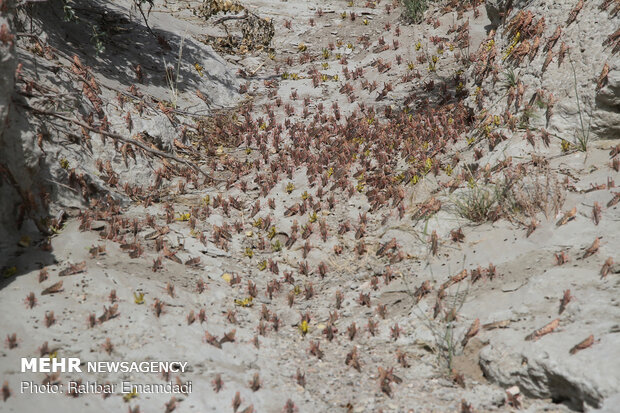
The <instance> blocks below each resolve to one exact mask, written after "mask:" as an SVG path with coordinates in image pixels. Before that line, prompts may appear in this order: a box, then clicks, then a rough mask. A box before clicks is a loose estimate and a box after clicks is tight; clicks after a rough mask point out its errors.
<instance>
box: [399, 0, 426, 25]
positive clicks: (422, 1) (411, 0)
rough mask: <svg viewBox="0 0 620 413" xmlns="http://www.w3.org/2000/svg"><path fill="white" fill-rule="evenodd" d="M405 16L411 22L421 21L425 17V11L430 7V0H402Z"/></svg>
mask: <svg viewBox="0 0 620 413" xmlns="http://www.w3.org/2000/svg"><path fill="white" fill-rule="evenodd" d="M402 2H403V7H404V10H403V17H404V18H405V20H407V21H409V22H411V23H420V22H421V21H422V19H423V18H424V12H425V11H426V9H427V8H428V4H429V2H430V0H402Z"/></svg>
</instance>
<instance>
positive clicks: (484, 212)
mask: <svg viewBox="0 0 620 413" xmlns="http://www.w3.org/2000/svg"><path fill="white" fill-rule="evenodd" d="M496 201H497V200H496V197H495V193H494V192H493V191H491V190H490V189H488V188H483V187H480V186H478V185H475V186H473V187H471V188H469V189H468V190H467V191H466V192H465V193H464V194H462V195H461V196H460V197H458V198H457V200H456V201H455V206H456V210H457V213H458V214H459V215H460V216H461V217H463V218H466V219H469V220H470V221H473V222H476V223H482V222H485V221H487V219H488V217H489V214H490V213H491V209H492V207H493V205H495V203H496Z"/></svg>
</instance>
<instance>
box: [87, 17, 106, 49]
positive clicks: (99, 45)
mask: <svg viewBox="0 0 620 413" xmlns="http://www.w3.org/2000/svg"><path fill="white" fill-rule="evenodd" d="M91 29H92V34H91V36H90V41H91V43H92V44H93V46H94V47H95V54H96V55H97V56H99V55H100V54H101V53H103V51H104V50H105V46H104V45H103V39H104V38H105V33H103V32H100V31H99V29H98V28H97V26H96V25H94V24H93V25H91Z"/></svg>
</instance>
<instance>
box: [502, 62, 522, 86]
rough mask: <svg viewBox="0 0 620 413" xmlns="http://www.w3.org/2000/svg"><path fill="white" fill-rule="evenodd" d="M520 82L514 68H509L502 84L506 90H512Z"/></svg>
mask: <svg viewBox="0 0 620 413" xmlns="http://www.w3.org/2000/svg"><path fill="white" fill-rule="evenodd" d="M518 81H519V77H518V76H517V75H516V74H515V71H514V69H513V68H512V67H510V68H508V70H506V73H504V83H503V84H502V87H503V88H504V89H510V88H512V87H517V82H518Z"/></svg>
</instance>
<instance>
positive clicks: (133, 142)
mask: <svg viewBox="0 0 620 413" xmlns="http://www.w3.org/2000/svg"><path fill="white" fill-rule="evenodd" d="M20 105H21V106H23V107H24V108H26V109H28V110H30V111H32V112H34V113H35V114H38V115H44V116H52V117H55V118H58V119H62V120H64V121H67V122H70V123H73V124H75V125H78V126H81V127H83V128H85V129H87V130H89V131H91V132H95V133H100V134H102V135H104V136H107V137H109V138H112V139H115V140H118V141H120V142H124V143H128V144H131V145H134V146H137V147H139V148H140V149H143V150H144V151H146V152H148V153H151V154H153V155H155V156H159V157H160V158H167V159H172V160H173V161H176V162H178V163H180V164H184V165H186V166H189V167H190V168H192V169H193V170H195V171H196V172H198V173H200V174H201V175H203V176H204V177H206V178H208V179H209V180H215V179H214V178H213V177H211V176H210V175H209V174H207V173H206V172H204V171H203V170H202V169H200V167H199V166H198V165H196V164H195V163H193V162H190V161H188V160H187V159H182V158H179V157H178V156H175V155H172V154H169V153H166V152H162V151H160V150H157V149H153V148H150V147H148V146H147V145H146V144H144V143H142V142H140V141H138V140H135V139H130V138H125V137H123V136H121V135H119V134H116V133H112V132H107V131H104V130H100V129H97V128H94V127H92V126H90V125H89V124H87V123H85V122H82V121H80V120H78V119H75V118H70V117H68V116H65V115H62V114H60V113H57V112H52V111H47V110H43V109H38V108H34V107H32V106H30V105H27V104H20Z"/></svg>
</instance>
